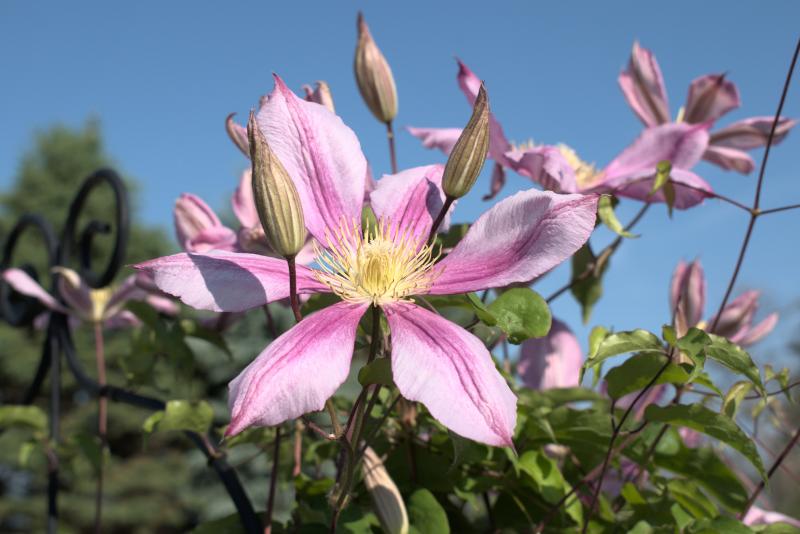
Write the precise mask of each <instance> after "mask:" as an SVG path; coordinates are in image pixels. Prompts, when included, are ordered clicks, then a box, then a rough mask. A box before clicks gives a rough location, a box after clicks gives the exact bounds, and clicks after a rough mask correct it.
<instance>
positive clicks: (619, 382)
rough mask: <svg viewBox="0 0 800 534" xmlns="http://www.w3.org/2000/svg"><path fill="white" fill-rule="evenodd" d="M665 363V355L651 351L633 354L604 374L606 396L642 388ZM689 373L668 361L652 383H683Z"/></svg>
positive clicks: (614, 395) (615, 395)
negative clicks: (606, 385) (606, 386)
mask: <svg viewBox="0 0 800 534" xmlns="http://www.w3.org/2000/svg"><path fill="white" fill-rule="evenodd" d="M666 363H667V357H666V356H663V355H661V354H655V353H653V352H646V353H640V354H635V355H634V356H632V357H630V358H628V359H627V360H625V362H624V363H623V364H622V365H620V366H618V367H614V368H613V369H611V370H610V371H609V372H608V374H606V383H607V384H608V396H609V397H611V398H612V399H619V398H622V397H624V396H625V395H627V394H628V393H633V392H634V391H639V390H640V389H642V388H644V387H645V386H646V385H647V384H649V383H650V381H651V380H652V379H653V377H655V376H656V375H657V374H658V373H659V371H660V370H661V369H662V368H663V367H664V364H666ZM688 379H689V374H688V373H687V372H686V371H685V370H684V369H683V368H682V367H681V366H679V365H675V364H673V363H670V364H669V365H667V367H666V369H665V370H664V371H663V372H662V373H661V374H660V375H659V376H658V379H657V380H656V381H655V383H654V385H658V384H667V383H669V384H685V383H686V382H687V380H688Z"/></svg>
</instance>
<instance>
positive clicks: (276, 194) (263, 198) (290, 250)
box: [247, 111, 306, 258]
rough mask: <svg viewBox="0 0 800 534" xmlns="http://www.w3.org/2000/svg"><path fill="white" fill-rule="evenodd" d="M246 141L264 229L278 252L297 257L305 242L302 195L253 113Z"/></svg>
mask: <svg viewBox="0 0 800 534" xmlns="http://www.w3.org/2000/svg"><path fill="white" fill-rule="evenodd" d="M247 138H248V140H249V143H250V160H251V161H252V162H253V198H254V199H255V202H256V211H258V218H259V219H260V220H261V226H263V227H264V233H265V234H266V237H267V240H268V241H269V243H270V245H271V246H272V249H273V250H274V251H275V252H277V253H278V254H280V255H281V256H284V257H286V258H289V257H294V256H295V255H296V254H297V253H298V252H300V249H301V248H303V245H304V244H305V242H306V225H305V220H304V219H303V207H302V206H301V205H300V195H298V193H297V189H296V188H295V186H294V183H293V182H292V179H291V178H290V177H289V174H288V173H287V172H286V169H285V168H284V167H283V164H281V162H280V160H279V159H278V156H277V155H276V154H275V153H274V152H273V151H272V149H270V147H269V145H268V144H267V139H266V138H265V137H264V134H263V133H262V132H261V128H259V127H258V124H257V123H256V117H255V114H254V113H253V112H252V111H251V112H250V120H248V121H247Z"/></svg>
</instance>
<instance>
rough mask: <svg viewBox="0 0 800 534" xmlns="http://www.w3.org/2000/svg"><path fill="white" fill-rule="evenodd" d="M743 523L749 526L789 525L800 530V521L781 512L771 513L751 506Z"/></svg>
mask: <svg viewBox="0 0 800 534" xmlns="http://www.w3.org/2000/svg"><path fill="white" fill-rule="evenodd" d="M742 522H743V523H744V524H745V525H747V526H753V525H769V524H772V523H787V524H789V525H792V526H793V527H798V528H800V519H797V518H794V517H790V516H788V515H786V514H782V513H780V512H771V511H769V510H764V509H763V508H759V507H758V506H751V507H750V509H749V510H748V511H747V514H745V516H744V519H743V520H742Z"/></svg>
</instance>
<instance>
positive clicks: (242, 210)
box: [231, 169, 261, 228]
mask: <svg viewBox="0 0 800 534" xmlns="http://www.w3.org/2000/svg"><path fill="white" fill-rule="evenodd" d="M231 207H232V208H233V214H234V215H236V218H237V219H239V224H241V225H242V227H243V228H254V227H259V228H260V227H261V221H260V220H259V219H258V212H257V211H256V201H255V200H254V199H253V171H252V169H247V170H245V171H244V172H243V173H242V177H241V178H239V186H238V187H237V188H236V191H235V192H234V193H233V197H232V198H231Z"/></svg>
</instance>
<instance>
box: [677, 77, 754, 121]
mask: <svg viewBox="0 0 800 534" xmlns="http://www.w3.org/2000/svg"><path fill="white" fill-rule="evenodd" d="M741 104H742V101H741V99H740V98H739V90H738V89H737V88H736V84H734V83H733V82H732V81H730V80H727V79H725V75H724V74H706V75H705V76H700V77H699V78H695V79H694V80H693V81H692V83H691V85H689V95H688V96H687V97H686V112H685V114H684V120H685V121H686V122H688V123H690V124H697V123H700V122H706V121H715V120H717V119H719V118H720V117H722V116H723V115H725V114H726V113H728V112H729V111H732V110H734V109H736V108H738V107H739V106H740V105H741Z"/></svg>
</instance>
